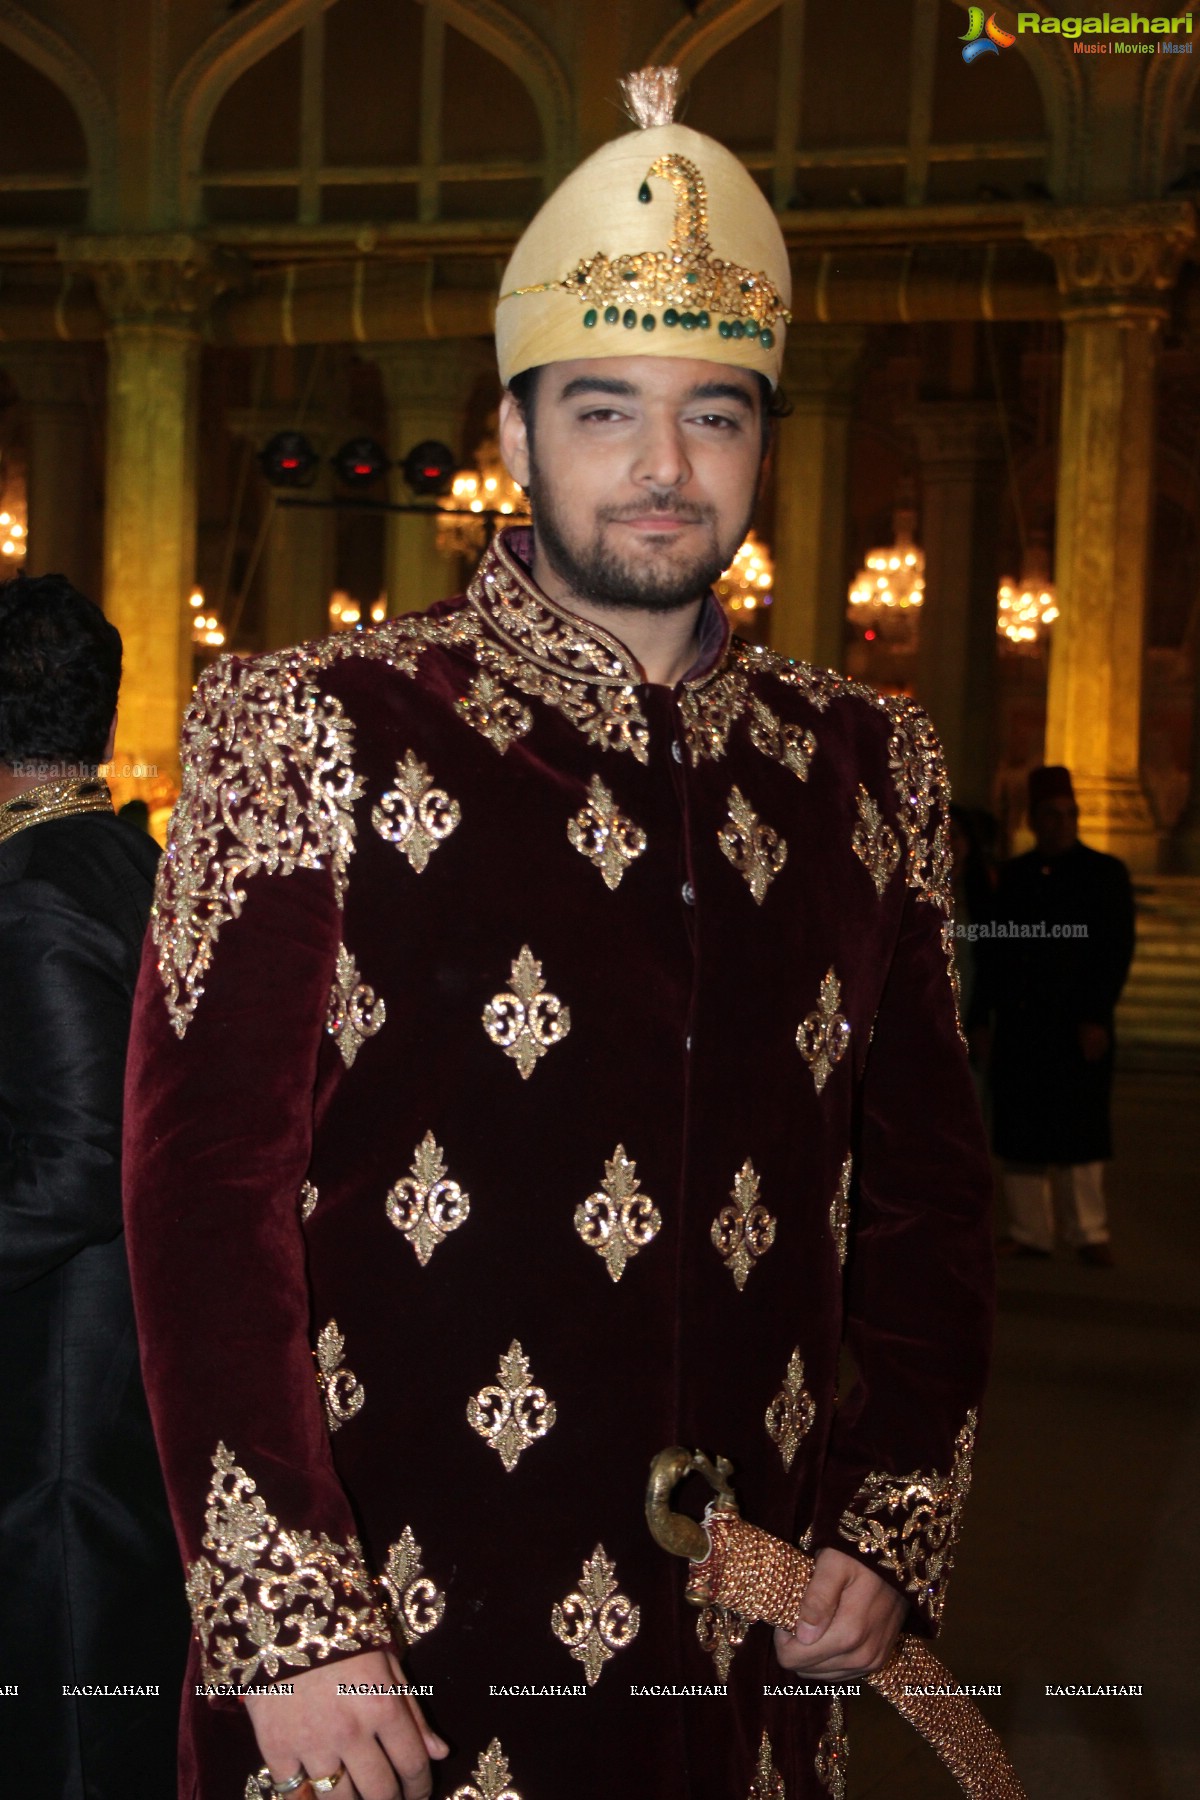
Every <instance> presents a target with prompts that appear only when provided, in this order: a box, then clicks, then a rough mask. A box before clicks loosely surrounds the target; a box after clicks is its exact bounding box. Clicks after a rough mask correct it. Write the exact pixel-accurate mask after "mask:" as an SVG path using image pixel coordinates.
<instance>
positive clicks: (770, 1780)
mask: <svg viewBox="0 0 1200 1800" xmlns="http://www.w3.org/2000/svg"><path fill="white" fill-rule="evenodd" d="M746 1800H787V1789H786V1788H785V1787H784V1785H783V1776H782V1775H781V1774H780V1773H779V1770H778V1769H777V1768H776V1767H775V1755H774V1752H773V1751H772V1749H771V1740H770V1738H769V1737H768V1736H767V1734H766V1732H765V1731H764V1732H763V1734H762V1743H761V1744H760V1745H759V1746H758V1761H757V1763H756V1764H755V1767H754V1780H753V1781H752V1782H751V1783H750V1792H749V1793H748V1794H747V1796H746Z"/></svg>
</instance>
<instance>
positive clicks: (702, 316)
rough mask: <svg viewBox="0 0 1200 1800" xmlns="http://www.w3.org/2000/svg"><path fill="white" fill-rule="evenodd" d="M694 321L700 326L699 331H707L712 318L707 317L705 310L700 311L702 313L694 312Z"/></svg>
mask: <svg viewBox="0 0 1200 1800" xmlns="http://www.w3.org/2000/svg"><path fill="white" fill-rule="evenodd" d="M696 323H697V325H698V326H699V327H700V329H701V331H707V330H708V328H709V326H710V325H711V324H712V320H711V319H710V318H709V316H708V314H707V313H706V312H702V313H697V314H696Z"/></svg>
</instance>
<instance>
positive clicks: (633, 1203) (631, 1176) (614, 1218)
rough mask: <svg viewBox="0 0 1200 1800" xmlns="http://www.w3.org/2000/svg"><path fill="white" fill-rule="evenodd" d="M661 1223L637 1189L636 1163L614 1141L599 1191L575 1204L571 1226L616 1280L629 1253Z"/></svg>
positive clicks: (646, 1197) (646, 1241)
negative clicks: (615, 1145) (572, 1224)
mask: <svg viewBox="0 0 1200 1800" xmlns="http://www.w3.org/2000/svg"><path fill="white" fill-rule="evenodd" d="M661 1227H662V1214H661V1213H660V1212H659V1210H658V1208H657V1206H655V1204H654V1202H653V1200H651V1199H650V1197H649V1195H648V1194H643V1193H640V1192H639V1191H638V1180H637V1164H636V1163H635V1162H631V1161H630V1159H629V1157H627V1156H626V1154H625V1146H624V1144H618V1145H617V1147H616V1149H615V1150H614V1151H613V1153H612V1156H611V1158H610V1159H609V1161H608V1162H606V1163H605V1165H604V1180H603V1182H602V1183H601V1185H600V1191H599V1192H598V1193H595V1194H589V1195H588V1197H587V1199H586V1200H584V1201H583V1202H582V1204H581V1205H579V1206H577V1207H576V1208H575V1229H576V1231H577V1232H578V1233H579V1235H580V1237H581V1238H582V1239H583V1241H584V1243H585V1244H586V1245H587V1246H588V1248H589V1249H591V1250H595V1251H596V1253H597V1255H599V1256H602V1257H603V1258H604V1263H605V1267H606V1268H607V1269H608V1272H609V1274H610V1275H611V1276H612V1278H613V1280H614V1281H620V1279H621V1276H622V1275H623V1274H624V1272H625V1265H626V1263H627V1262H628V1261H629V1259H630V1257H631V1256H636V1255H637V1253H638V1251H639V1250H644V1249H645V1247H646V1245H647V1244H649V1243H650V1242H651V1241H652V1240H653V1239H654V1238H655V1237H657V1235H658V1233H659V1231H660V1229H661Z"/></svg>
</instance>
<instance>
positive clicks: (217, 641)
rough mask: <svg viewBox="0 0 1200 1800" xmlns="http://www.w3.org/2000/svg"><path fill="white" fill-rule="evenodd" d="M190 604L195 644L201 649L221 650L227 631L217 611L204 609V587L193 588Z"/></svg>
mask: <svg viewBox="0 0 1200 1800" xmlns="http://www.w3.org/2000/svg"><path fill="white" fill-rule="evenodd" d="M188 605H189V606H190V607H191V609H192V643H193V645H194V646H195V647H196V648H197V649H200V650H219V649H220V648H221V646H222V644H223V643H224V642H225V633H224V632H223V631H222V629H221V621H220V619H218V617H217V615H216V613H206V612H205V610H204V589H203V588H193V589H192V592H191V595H190V596H189V598H188Z"/></svg>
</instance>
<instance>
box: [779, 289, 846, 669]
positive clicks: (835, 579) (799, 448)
mask: <svg viewBox="0 0 1200 1800" xmlns="http://www.w3.org/2000/svg"><path fill="white" fill-rule="evenodd" d="M866 336H867V334H866V331H865V330H863V329H862V328H861V327H857V326H846V325H809V326H799V327H797V328H795V329H794V330H792V331H789V332H788V337H787V349H786V352H785V356H784V366H783V387H784V392H785V393H786V394H787V396H788V399H789V400H790V401H791V402H792V407H793V411H792V413H791V415H790V417H788V418H786V419H781V420H780V421H779V424H778V426H777V427H776V444H775V541H774V543H773V545H772V547H771V548H772V552H773V555H774V558H775V597H774V604H773V606H772V608H771V648H772V649H773V650H777V651H778V652H779V653H780V655H782V656H793V657H799V658H801V659H802V660H803V661H805V662H813V663H817V664H819V665H821V666H822V667H824V668H833V669H840V668H841V667H842V666H843V654H844V646H845V631H846V626H845V618H846V591H847V588H848V587H849V584H850V576H851V575H852V574H853V570H852V569H850V568H849V567H848V565H847V558H846V478H847V458H848V451H849V443H850V414H851V410H852V408H853V404H854V393H855V386H856V382H857V377H858V369H859V362H860V359H861V356H862V350H863V345H864V343H865V342H866Z"/></svg>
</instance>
